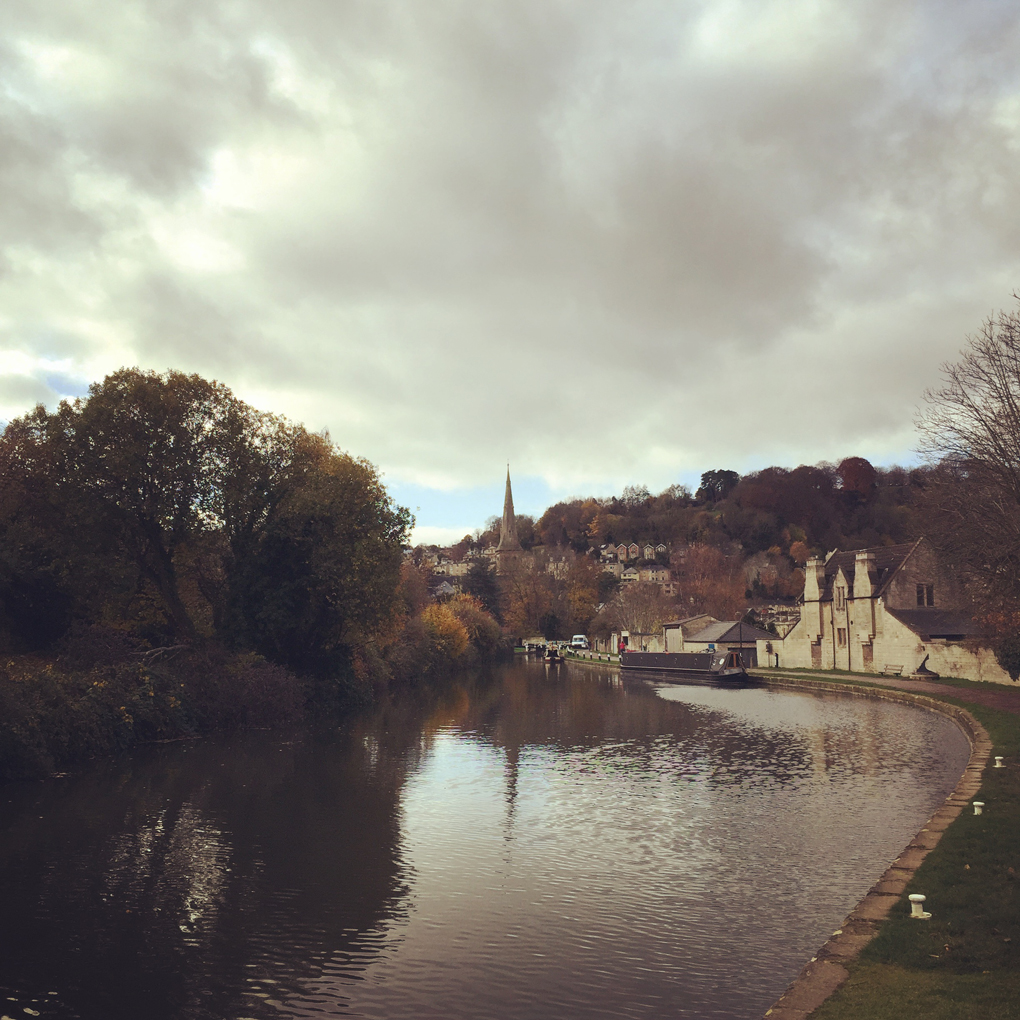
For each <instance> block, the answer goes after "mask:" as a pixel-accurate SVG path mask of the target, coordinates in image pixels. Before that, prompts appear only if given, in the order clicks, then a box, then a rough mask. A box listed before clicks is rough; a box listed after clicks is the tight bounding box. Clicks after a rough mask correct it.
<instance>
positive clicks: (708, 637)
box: [684, 620, 776, 644]
mask: <svg viewBox="0 0 1020 1020" xmlns="http://www.w3.org/2000/svg"><path fill="white" fill-rule="evenodd" d="M773 640H776V635H775V634H770V633H769V632H768V631H765V630H759V629H758V628H757V627H752V626H751V625H750V624H749V623H745V624H743V625H741V623H740V621H739V620H723V621H722V622H720V623H710V624H709V625H708V626H707V627H706V628H705V629H704V630H699V631H698V633H697V634H692V635H691V636H690V637H688V638H685V639H684V642H685V643H686V642H688V641H698V642H701V643H715V644H719V643H720V642H723V641H743V642H745V643H746V642H748V641H773Z"/></svg>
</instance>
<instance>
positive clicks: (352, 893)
mask: <svg viewBox="0 0 1020 1020" xmlns="http://www.w3.org/2000/svg"><path fill="white" fill-rule="evenodd" d="M897 713H899V714H898V715H897ZM917 716H918V713H916V712H913V711H912V710H910V709H906V708H904V707H902V706H890V705H883V704H879V703H871V702H862V701H860V700H857V699H848V698H837V697H832V698H812V697H809V696H805V695H780V694H770V693H768V692H764V691H747V692H740V691H718V690H713V689H710V688H693V687H691V688H678V687H669V688H664V689H663V690H662V691H661V692H660V693H657V692H656V690H655V689H654V687H653V686H652V685H649V684H647V683H630V682H626V683H622V682H621V681H620V680H619V678H618V676H617V675H616V674H614V673H611V672H609V671H606V672H599V671H597V670H587V669H586V670H580V669H578V670H570V669H561V670H559V671H557V670H553V671H551V672H549V671H547V670H546V668H545V667H542V666H537V667H536V666H514V667H508V668H507V669H506V670H504V671H502V672H501V673H500V674H499V675H497V676H495V677H491V678H488V679H486V678H475V679H473V680H471V681H468V682H463V683H459V684H456V685H452V686H450V687H449V688H448V689H445V690H442V691H437V692H432V693H429V694H425V693H422V692H417V693H414V692H412V693H407V692H405V693H404V694H402V695H400V696H397V697H395V698H394V699H393V700H392V701H391V702H389V703H387V704H384V705H381V706H379V707H378V708H377V709H375V710H373V711H372V712H370V713H366V714H365V715H364V716H362V717H360V718H358V719H355V720H353V721H351V722H350V723H349V724H347V725H345V726H344V727H343V728H342V729H341V730H340V731H333V732H324V733H318V734H311V733H294V734H289V735H287V736H284V737H281V736H280V734H276V733H252V734H247V735H243V736H239V737H236V738H232V739H229V740H223V741H205V742H195V743H182V744H173V745H167V746H163V747H158V748H151V749H148V750H146V751H144V752H141V753H137V754H135V755H133V756H132V757H131V758H128V759H122V760H119V761H116V762H109V763H105V764H101V765H96V766H94V767H90V768H88V769H85V770H83V771H82V773H81V774H80V775H77V776H74V777H68V778H64V779H55V780H50V781H47V782H44V783H35V784H15V785H9V786H7V787H5V788H3V790H2V791H0V902H3V904H4V911H3V922H4V923H3V924H2V925H0V989H3V991H2V994H3V995H4V997H5V998H7V999H9V1000H10V1001H9V1003H8V1006H9V1008H7V1010H6V1011H7V1012H8V1013H11V1014H12V1015H14V1014H15V1013H16V1012H19V1013H20V1010H22V1009H23V1008H24V1007H26V1006H27V1007H28V1008H32V1009H37V1010H39V1011H40V1013H41V1014H42V1015H44V1016H64V1017H71V1016H80V1017H83V1018H85V1020H92V1018H99V1017H103V1018H120V1017H123V1018H131V1020H135V1018H138V1017H151V1018H154V1020H161V1018H178V1017H181V1018H201V1020H205V1018H213V1017H216V1018H219V1017H268V1016H274V1017H278V1016H304V1015H315V1014H317V1013H321V1012H326V1013H332V1014H334V1015H337V1014H341V1015H356V1016H358V1015H364V1016H386V1017H393V1018H395V1017H404V1016H406V1017H422V1016H449V1017H454V1016H462V1017H475V1016H499V1017H526V1016H548V1015H556V1016H560V1017H568V1016H660V1015H670V1016H676V1015H684V1012H685V1010H686V1011H689V1012H688V1015H692V1016H700V1015H709V1014H711V1013H712V1012H716V1013H720V1014H721V1015H727V1016H739V1015H744V1014H745V1013H746V1015H753V1014H754V1012H755V1010H758V1012H759V1013H760V1011H761V1010H760V1009H759V1006H761V1005H762V1004H764V1005H766V1006H767V1004H768V1002H769V1001H771V997H774V996H773V991H774V990H778V991H781V990H782V987H784V986H785V983H786V981H787V980H788V978H789V977H790V976H792V974H793V973H795V972H796V971H797V970H798V969H799V967H800V965H801V964H802V963H803V960H804V958H805V956H806V955H809V953H810V951H811V949H813V948H814V947H815V946H816V945H817V944H819V943H820V942H821V941H822V940H823V939H824V936H825V935H826V934H827V933H828V931H829V930H831V927H830V926H831V924H832V923H833V921H832V918H833V917H834V918H835V920H836V921H838V920H839V918H841V917H842V916H843V913H845V911H846V909H847V908H848V907H849V906H851V905H852V904H853V902H855V901H856V899H857V898H858V896H859V895H860V894H861V893H862V892H863V891H864V889H866V888H867V886H868V885H869V884H870V882H871V881H873V880H874V878H875V877H877V873H879V872H881V870H883V868H884V866H885V864H886V863H887V859H881V854H883V853H886V852H887V849H888V848H889V847H892V850H893V852H894V851H895V850H898V848H899V847H900V846H902V845H903V843H904V842H905V841H906V839H907V838H909V836H910V835H911V834H912V833H913V832H914V831H916V829H917V828H918V827H919V824H920V823H921V822H923V820H924V818H925V817H927V815H926V814H925V813H924V812H925V811H926V810H927V807H926V805H927V804H929V803H930V804H934V803H936V802H937V801H938V800H940V799H941V797H942V796H944V794H945V792H946V791H947V790H948V788H950V787H951V786H952V785H953V783H954V782H955V779H956V777H957V776H958V774H959V770H960V769H962V766H963V763H964V762H965V760H966V753H967V748H966V742H965V741H964V740H963V738H962V736H960V735H959V734H958V732H957V731H956V730H955V729H954V728H953V727H952V726H951V725H950V724H948V723H946V722H945V721H944V720H939V719H937V718H936V717H931V716H927V715H923V716H922V718H923V723H922V724H920V725H919V724H918V723H917ZM939 727H942V729H939ZM905 728H906V729H909V730H910V732H911V734H913V735H910V734H907V735H906V736H905ZM936 731H938V733H939V734H941V737H938V739H934V738H933V734H935V733H936ZM954 740H955V741H956V743H954ZM947 784H948V785H947ZM890 796H893V797H896V798H898V799H899V800H904V799H905V800H911V801H914V802H916V803H914V804H913V806H912V809H913V810H914V813H915V814H917V813H920V817H919V819H917V820H915V819H913V818H912V817H911V816H910V815H909V811H907V812H904V810H903V807H902V804H900V803H897V804H895V805H894V806H893V808H892V809H891V808H890V805H889V803H888V800H889V797H890ZM891 813H893V814H895V815H896V817H895V819H894V820H893V823H894V824H891V822H890V814H891ZM896 825H899V826H900V827H901V828H903V829H904V833H903V835H902V836H900V835H899V834H898V833H897V831H896ZM849 837H852V838H849ZM897 840H899V842H898V843H896V841H897ZM834 854H835V855H836V856H835V858H834ZM876 855H878V857H876ZM862 882H863V883H864V884H863V888H860V885H861V883H862ZM752 889H753V890H754V893H755V901H754V910H753V911H747V910H746V909H745V901H746V897H747V894H748V893H749V892H750V891H751V890H752ZM826 897H829V898H828V899H826ZM766 901H771V902H766ZM777 918H778V920H777ZM784 918H785V921H784ZM784 923H785V924H786V928H783V924H784ZM787 929H788V930H787ZM756 953H757V955H755V954H756ZM777 961H779V962H777ZM727 968H729V971H733V974H732V975H730V976H727V975H728V974H729V971H728V970H727ZM784 968H785V969H784ZM772 986H775V989H773V987H772ZM50 992H56V993H57V994H56V995H50V994H48V993H50Z"/></svg>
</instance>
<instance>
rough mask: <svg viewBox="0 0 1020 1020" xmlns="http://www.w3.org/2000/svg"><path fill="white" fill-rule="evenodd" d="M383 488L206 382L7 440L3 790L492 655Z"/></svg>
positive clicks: (2, 562) (478, 615) (63, 412)
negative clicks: (410, 544) (37, 776)
mask: <svg viewBox="0 0 1020 1020" xmlns="http://www.w3.org/2000/svg"><path fill="white" fill-rule="evenodd" d="M410 526H411V517H410V514H409V512H408V511H407V510H406V509H405V508H403V507H399V506H396V505H395V504H394V502H393V500H392V499H391V498H390V497H389V495H388V494H387V492H386V490H385V488H384V487H383V485H382V483H381V481H380V479H379V475H378V472H377V471H376V469H375V468H374V467H373V466H372V465H371V464H370V463H368V462H367V461H365V460H363V459H361V458H357V457H353V456H351V455H350V454H347V453H345V452H343V451H342V450H340V449H338V448H337V447H336V445H335V444H334V443H333V442H332V441H331V439H330V437H329V436H328V435H327V434H324V433H323V434H317V433H312V432H309V431H308V430H307V429H306V428H304V427H303V426H301V425H299V424H295V423H293V422H291V421H288V420H287V419H286V418H283V417H280V416H278V415H274V414H271V413H268V412H263V411H259V410H256V409H255V408H253V407H251V406H250V405H248V404H246V403H245V402H244V401H242V400H240V399H239V398H238V397H236V396H235V395H234V394H233V393H231V391H230V390H229V389H228V388H227V387H225V386H223V385H221V384H219V383H216V382H210V381H208V380H206V379H203V378H201V377H199V376H197V375H186V374H183V373H180V372H174V371H170V372H166V373H164V374H157V373H153V372H142V371H139V370H138V369H122V370H120V371H118V372H115V373H113V374H112V375H109V376H107V377H106V378H105V379H103V380H102V381H101V382H98V383H95V384H93V385H92V386H91V387H90V388H89V392H88V395H87V396H86V397H83V398H80V399H77V400H75V401H71V402H68V401H65V402H62V403H61V404H60V405H59V406H58V407H57V408H56V410H54V411H52V412H51V411H48V410H47V409H46V408H45V407H43V406H39V407H36V408H35V409H34V410H33V411H31V412H30V413H28V414H26V415H24V416H23V417H20V418H17V419H15V420H14V421H12V422H10V423H8V425H7V426H6V427H5V428H4V430H3V432H2V434H0V652H2V653H4V656H3V659H0V775H3V774H8V775H10V774H32V773H33V772H38V771H45V770H47V769H50V768H52V767H54V765H55V764H58V763H60V762H63V761H68V760H73V759H74V758H76V757H80V756H81V755H82V754H88V753H96V752H104V751H108V750H110V749H112V748H115V747H120V746H127V745H130V744H132V743H135V742H137V741H139V740H149V739H159V738H167V737H174V736H179V735H182V734H188V733H200V732H208V731H211V730H215V729H221V728H224V727H229V726H233V725H244V724H252V725H266V724H271V723H273V722H280V721H287V720H291V719H297V718H299V717H301V716H302V715H304V714H305V713H306V712H307V711H308V710H309V709H312V710H315V711H319V710H328V709H337V708H341V707H343V706H345V705H349V704H351V702H352V701H357V700H365V699H367V698H370V697H372V696H373V693H374V692H375V691H376V690H377V689H378V688H379V687H380V686H382V685H385V684H386V683H387V682H388V681H389V680H390V679H393V678H396V679H399V680H414V679H419V678H421V677H424V676H428V675H430V674H436V673H441V672H444V671H447V670H449V669H450V668H453V667H455V666H456V665H458V664H461V663H466V662H469V661H479V660H483V659H487V658H492V657H494V656H495V655H497V654H499V652H500V650H501V648H502V640H501V634H500V631H499V627H498V625H497V624H496V623H495V621H494V620H493V619H492V618H491V616H489V615H488V614H487V613H486V612H485V611H484V610H483V609H482V608H481V606H480V605H479V604H478V603H477V601H476V600H473V599H471V598H464V599H461V600H459V602H458V603H456V604H455V605H453V606H443V607H435V606H431V605H430V604H429V602H430V600H428V599H427V598H423V597H422V595H421V592H420V591H419V590H418V587H417V585H416V580H417V579H416V577H415V576H414V572H413V570H412V571H409V570H408V567H407V565H406V564H405V563H404V555H403V551H404V547H405V545H406V542H407V537H408V531H409V528H410Z"/></svg>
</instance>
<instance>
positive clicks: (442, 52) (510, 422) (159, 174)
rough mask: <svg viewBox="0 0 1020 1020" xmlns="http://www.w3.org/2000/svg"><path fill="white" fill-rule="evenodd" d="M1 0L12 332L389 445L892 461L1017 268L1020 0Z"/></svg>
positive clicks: (445, 463)
mask: <svg viewBox="0 0 1020 1020" xmlns="http://www.w3.org/2000/svg"><path fill="white" fill-rule="evenodd" d="M8 7H9V9H10V13H8V14H7V15H6V22H5V29H4V38H3V40H2V42H0V45H3V46H4V47H6V49H5V51H4V54H5V55H6V56H9V57H10V60H7V59H4V60H3V61H2V62H0V66H2V67H3V68H4V70H3V71H0V86H2V91H0V144H2V149H0V153H2V154H0V187H3V189H4V194H5V196H6V197H4V198H0V230H3V237H2V239H0V247H2V249H3V250H2V254H3V256H4V257H5V259H6V261H5V263H4V266H5V273H6V275H4V276H0V299H3V300H4V304H5V306H7V307H9V308H10V309H11V312H10V316H11V317H12V319H13V321H14V326H13V332H12V333H11V335H12V336H16V337H17V338H18V339H17V344H15V346H17V345H19V344H20V345H21V346H22V347H23V348H25V349H28V350H32V351H35V353H36V354H37V355H39V356H40V357H42V356H43V354H44V350H43V347H42V346H41V341H37V340H35V339H33V338H34V337H35V336H36V335H37V333H38V325H39V323H40V322H44V323H45V322H49V324H50V325H51V327H52V329H53V330H54V332H55V333H59V334H60V335H64V336H77V337H79V338H80V343H81V345H82V350H85V349H88V351H90V352H91V353H90V355H89V357H88V358H87V359H86V357H85V356H84V355H82V356H80V357H78V359H77V362H76V364H77V365H79V366H84V365H85V364H86V363H87V364H88V365H89V366H94V365H97V364H100V363H102V364H103V365H104V366H105V369H112V368H114V367H116V364H118V363H120V362H121V361H138V362H140V363H143V364H145V365H147V366H151V367H155V368H165V367H167V365H170V364H173V365H174V366H175V367H181V368H184V369H187V370H194V371H203V372H207V373H208V374H211V375H217V376H219V377H220V378H222V379H223V381H225V382H227V383H230V384H232V385H234V386H235V387H237V388H238V389H240V390H244V391H251V392H257V393H259V394H261V395H263V397H264V398H265V399H267V400H273V395H274V394H278V395H279V401H280V405H279V406H276V407H274V409H276V410H281V411H286V412H288V413H290V414H292V415H293V416H295V417H299V418H302V417H303V418H307V419H308V420H309V424H310V425H312V426H313V427H316V428H318V427H321V426H326V425H328V426H330V427H331V428H332V430H333V433H334V436H335V437H336V438H337V439H338V440H339V441H341V442H342V443H343V444H344V445H346V446H348V447H350V448H352V449H354V450H355V452H358V453H363V454H365V455H367V456H369V457H371V458H372V459H374V460H376V461H378V462H380V463H381V464H382V466H383V467H384V468H386V469H387V470H389V471H390V473H391V474H396V475H398V476H399V475H401V474H403V475H409V474H413V473H415V472H421V471H425V472H432V473H433V474H436V475H444V476H448V477H459V478H461V479H462V480H464V481H465V482H470V481H472V480H473V479H475V478H477V477H479V472H484V470H485V465H486V464H487V463H488V462H489V461H491V460H493V459H495V460H502V459H503V458H504V457H506V456H510V457H512V458H513V459H514V460H515V462H522V458H523V459H524V460H526V462H527V465H528V466H527V470H528V471H529V472H531V473H547V474H550V475H551V474H554V473H560V474H562V473H563V472H564V470H566V469H565V468H564V464H565V463H566V464H568V465H570V466H571V467H570V470H573V471H574V472H575V474H576V476H577V478H578V486H579V488H583V486H584V484H585V480H586V479H587V480H588V481H589V482H590V484H591V486H592V487H594V486H596V485H601V484H603V483H604V482H606V481H607V480H609V481H616V480H620V481H633V480H634V479H635V478H643V479H645V480H647V481H648V483H649V484H650V485H651V486H652V487H653V488H656V487H661V485H663V484H665V483H666V482H668V481H670V480H671V478H672V477H675V476H677V475H679V474H681V473H683V472H690V471H691V470H697V469H704V467H705V466H706V462H707V461H711V464H708V465H707V466H712V465H715V464H717V463H721V462H723V461H725V462H726V463H728V464H730V465H732V466H734V467H737V468H741V467H743V466H744V465H746V464H751V463H753V462H755V461H756V460H760V459H762V458H765V459H775V460H784V461H785V462H787V463H791V462H799V461H801V460H809V461H810V460H816V459H819V458H821V457H829V458H831V457H837V456H840V455H842V454H844V453H847V452H863V453H866V454H868V455H871V456H874V457H876V458H877V459H882V458H889V457H896V456H902V454H903V451H904V450H905V449H909V444H910V442H911V439H910V436H911V420H912V416H913V408H914V406H915V404H916V403H917V402H918V400H919V399H920V395H921V392H922V391H923V389H924V387H925V386H926V385H930V384H931V383H932V382H933V381H934V380H935V378H936V376H937V371H938V364H939V363H940V362H941V361H942V360H944V359H946V358H950V357H952V356H953V355H954V353H955V351H956V350H957V348H958V347H959V346H960V344H961V342H962V339H963V333H964V332H966V330H967V329H973V328H975V327H976V326H977V324H978V323H979V321H980V318H981V316H982V315H984V314H985V313H986V312H987V311H989V310H991V308H992V307H994V306H996V305H1000V304H1004V303H1007V302H1008V300H1009V297H1008V295H1009V292H1010V291H1011V289H1012V288H1013V286H1014V285H1015V284H1014V282H1013V280H1014V278H1015V276H1016V274H1017V271H1018V269H1020V252H1018V243H1017V237H1018V236H1020V232H1018V227H1020V222H1018V219H1020V200H1018V198H1017V195H1016V193H1015V186H1014V183H1013V182H1014V181H1015V180H1016V176H1017V170H1018V167H1017V158H1018V152H1020V81H1018V71H1017V66H1016V62H1015V53H1016V50H1017V43H1018V42H1020V38H1018V35H1020V29H1018V16H1017V13H1016V10H1015V5H1011V4H1005V3H1000V4H994V3H990V4H985V5H981V6H980V8H971V7H963V6H961V5H956V4H940V5H930V6H925V7H922V6H920V5H916V4H912V3H909V4H908V3H905V2H904V3H889V2H883V3H878V2H867V0H862V2H858V3H844V4H834V5H832V7H831V9H830V10H829V11H828V13H826V12H825V11H822V13H821V14H813V13H812V12H814V11H817V10H821V8H820V7H819V5H804V6H803V7H801V6H798V5H797V4H795V3H790V4H776V5H768V4H760V3H747V4H745V5H743V6H741V5H739V4H737V5H734V4H726V5H721V4H716V3H713V2H712V0H705V2H704V3H701V4H687V5H663V4H661V3H658V2H653V0H648V2H636V3H633V4H626V5H622V4H614V3H601V2H596V3H590V2H585V3H581V2H568V0H559V2H557V0H541V2H539V0H530V2H528V0H515V2H502V3H499V2H497V3H489V4H476V3H468V2H460V0H447V2H440V3H429V4H413V5H412V4H404V3H397V2H392V3H379V2H368V0H364V2H359V0H353V2H349V3H343V4H337V3H333V2H329V0H306V2H300V0H297V2H292V3H287V4H279V3H276V2H270V0H261V2H259V0H247V2H240V3H236V4H231V5H209V4H202V3H198V2H197V0H193V2H177V3H172V4H169V3H168V4H156V3H152V4H147V5H123V4H115V3H113V2H112V0H109V2H107V0H92V2H91V3H83V4H59V3H58V4H55V5H52V4H51V5H38V4H29V3H28V2H27V0H26V2H14V3H9V5H8ZM726 17H730V18H731V19H732V20H731V21H730V22H728V23H727V22H725V18H726ZM769 17H772V19H773V20H772V21H768V18H769ZM718 18H722V19H724V20H723V21H722V22H720V23H719V24H717V25H715V27H714V28H713V25H712V19H718ZM812 18H814V19H815V20H813V21H812ZM784 19H785V20H784ZM33 47H34V48H33ZM46 47H49V49H48V50H47V49H46ZM740 47H743V48H742V49H741V48H740ZM40 48H41V49H40ZM65 51H67V53H70V54H71V55H70V56H67V55H66V53H65ZM40 53H42V54H43V56H42V57H40ZM62 53H64V56H61V54H62ZM47 60H48V61H50V62H51V64H52V66H50V65H48V64H46V61H47ZM61 60H63V61H64V63H63V64H61ZM75 61H78V63H77V64H76V63H75ZM76 68H77V70H75V69H76ZM75 74H78V77H77V78H76V77H75ZM62 76H63V77H62ZM75 82H77V83H78V86H77V87H73V86H74V83H75ZM3 143H6V144H3ZM224 153H227V154H234V155H235V156H236V160H237V166H238V167H240V168H241V169H240V170H239V171H238V173H239V174H240V175H241V177H242V178H243V181H242V183H241V184H239V185H238V188H239V189H240V190H242V191H243V190H244V189H245V188H247V189H248V191H249V192H251V195H254V197H251V195H247V194H246V195H242V194H240V191H239V193H238V194H237V195H231V194H224V193H223V191H222V189H223V188H224V187H228V186H227V185H224V184H223V183H222V181H220V182H219V183H217V181H216V179H215V175H216V173H218V172H221V170H222V167H220V170H217V167H218V166H219V164H217V162H216V161H217V159H219V158H220V157H222V155H223V154H224ZM251 167H256V168H258V169H251ZM246 168H247V169H246ZM214 186H216V187H219V188H220V189H221V190H220V191H219V192H216V191H210V190H209V189H213V188H214ZM209 195H214V196H215V197H213V198H210V197H209ZM234 199H236V200H237V203H238V205H237V207H236V208H234V207H232V208H229V209H228V208H225V207H224V208H220V207H219V206H217V203H218V202H223V201H228V202H229V201H233V200H234ZM167 223H170V226H169V227H168V226H167ZM190 227H195V228H196V229H197V230H199V231H200V232H201V231H208V232H210V233H211V234H213V235H215V236H216V238H217V243H221V244H222V245H225V246H226V247H228V248H229V249H230V252H232V253H233V254H232V255H231V256H230V257H227V256H224V257H223V259H222V264H218V265H217V266H216V267H215V268H203V265H204V263H201V261H200V260H199V261H198V262H196V263H194V264H191V263H189V262H188V258H187V257H185V256H182V255H180V253H179V251H178V249H180V250H181V251H185V255H186V253H187V251H190V249H189V248H188V244H190V243H191V242H190V241H188V242H187V243H185V241H187V239H185V241H181V240H180V238H176V239H175V238H174V237H171V238H170V240H167V237H166V236H164V234H166V233H167V231H169V233H170V234H171V235H172V234H173V231H174V230H177V231H183V230H185V229H186V228H190ZM160 231H163V234H161V233H160ZM175 244H177V245H178V248H177V249H175V248H174V245H175ZM175 252H177V254H175ZM235 256H236V258H235ZM33 258H35V259H38V260H40V261H39V264H38V265H37V264H36V262H34V261H33ZM232 259H233V261H232ZM4 288H6V290H5V289H4ZM104 344H105V345H106V350H107V354H106V361H104V360H103V356H101V355H99V354H96V353H95V352H96V351H99V350H102V349H103V345H104ZM73 348H74V344H72V345H71V347H70V348H69V349H73ZM82 370H84V368H83V367H82ZM834 388H835V389H836V390H837V391H838V393H839V395H840V396H839V399H833V395H832V394H833V390H834ZM720 394H723V395H724V396H723V397H722V398H721V397H720ZM727 395H728V396H727ZM720 399H722V400H723V403H724V405H725V407H726V410H725V413H720ZM727 399H728V400H729V403H728V404H727V403H726V401H727ZM497 447H498V448H497ZM652 451H655V452H654V455H653V452H652ZM670 457H672V458H673V461H674V465H673V466H672V467H670V466H669V460H670ZM522 466H523V462H522Z"/></svg>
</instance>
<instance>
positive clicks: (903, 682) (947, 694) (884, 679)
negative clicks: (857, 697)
mask: <svg viewBox="0 0 1020 1020" xmlns="http://www.w3.org/2000/svg"><path fill="white" fill-rule="evenodd" d="M754 672H755V674H756V675H758V676H760V677H762V679H767V678H768V677H770V676H771V677H783V676H786V677H797V678H801V679H816V680H857V681H858V682H860V683H868V684H874V685H875V686H876V687H894V688H896V689H897V690H900V691H914V692H915V693H916V694H935V695H941V696H942V697H944V698H957V699H958V700H960V701H965V702H969V703H970V704H972V705H984V706H985V707H986V708H995V709H998V710H999V711H1000V712H1013V713H1014V714H1016V715H1020V684H1018V685H1017V686H1016V687H1005V686H1000V685H999V684H981V685H980V686H978V685H977V684H975V685H974V686H967V687H956V686H955V685H953V684H950V683H942V682H941V681H938V680H908V679H906V678H905V677H898V676H893V677H888V676H880V675H878V674H875V673H811V672H809V671H807V670H789V671H788V670H783V669H760V670H755V671H754Z"/></svg>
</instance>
